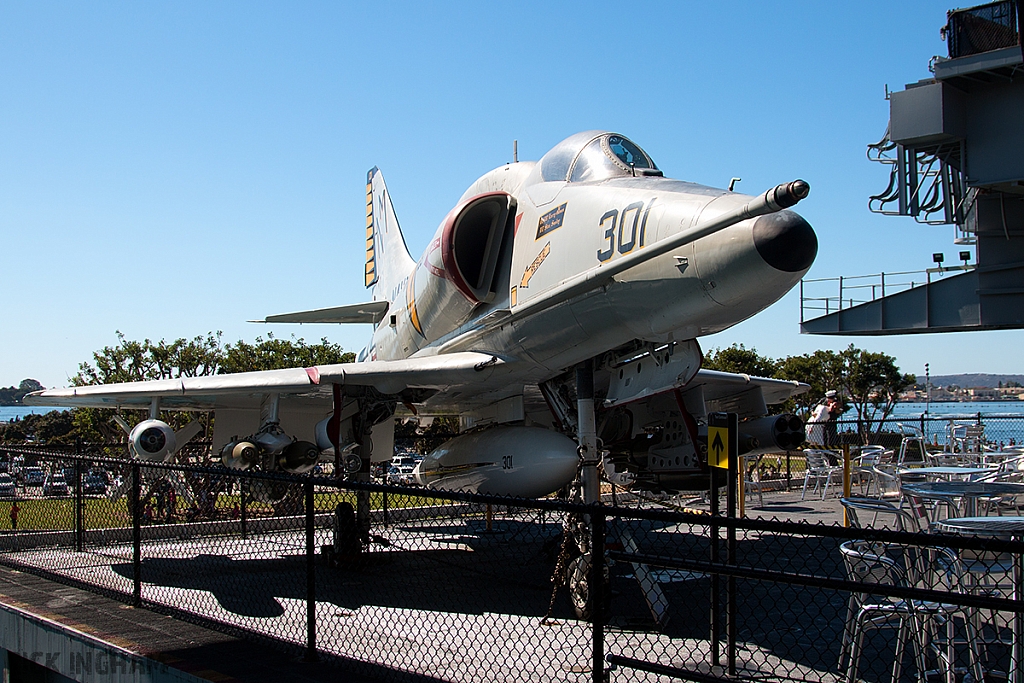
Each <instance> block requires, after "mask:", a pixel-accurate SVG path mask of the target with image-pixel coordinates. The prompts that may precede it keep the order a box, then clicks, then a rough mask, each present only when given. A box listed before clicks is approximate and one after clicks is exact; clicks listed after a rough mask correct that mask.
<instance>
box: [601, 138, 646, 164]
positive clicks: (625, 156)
mask: <svg viewBox="0 0 1024 683" xmlns="http://www.w3.org/2000/svg"><path fill="white" fill-rule="evenodd" d="M608 148H609V149H611V150H612V154H614V155H615V156H617V157H618V158H619V160H620V161H621V162H622V163H624V164H626V165H627V166H632V167H634V168H652V167H653V166H652V164H651V160H650V159H648V158H647V155H646V154H644V153H643V150H641V149H640V148H639V147H637V146H636V145H634V144H633V143H632V142H630V141H629V140H627V139H626V138H624V137H621V136H619V135H609V136H608Z"/></svg>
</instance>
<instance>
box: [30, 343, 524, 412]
mask: <svg viewBox="0 0 1024 683" xmlns="http://www.w3.org/2000/svg"><path fill="white" fill-rule="evenodd" d="M507 368H508V363H506V362H505V361H504V360H501V359H499V358H497V357H496V356H492V355H490V354H484V353H475V352H462V353H451V354H444V355H436V356H423V357H415V358H406V359H403V360H395V361H366V362H363V363H342V364H338V365H320V366H315V367H311V368H289V369H285V370H265V371H260V372H240V373H237V374H231V375H210V376H205V377H182V378H177V379H163V380H152V381H146V382H128V383H123V384H101V385H93V386H83V387H69V388H65V389H46V390H44V391H38V392H35V393H33V394H29V395H28V396H26V397H25V403H26V404H28V405H50V406H61V407H74V408H117V407H125V408H145V407H148V406H149V405H150V402H151V401H152V399H154V398H159V399H160V405H161V407H163V408H165V409H171V410H175V409H177V410H189V409H193V410H213V409H217V408H232V409H244V408H259V406H260V401H261V400H262V397H264V396H266V395H267V394H279V395H281V396H288V397H294V398H310V399H324V400H327V401H330V400H331V398H332V394H333V391H332V386H333V385H334V384H341V385H347V386H365V387H373V388H374V389H376V390H378V391H379V392H381V393H382V394H392V395H394V394H399V393H400V392H402V391H403V390H405V389H408V388H416V389H428V390H438V391H442V390H444V389H446V388H449V387H452V386H460V387H472V386H474V385H480V384H485V383H487V382H488V380H493V379H494V378H495V377H500V376H501V375H503V374H505V372H506V371H507Z"/></svg>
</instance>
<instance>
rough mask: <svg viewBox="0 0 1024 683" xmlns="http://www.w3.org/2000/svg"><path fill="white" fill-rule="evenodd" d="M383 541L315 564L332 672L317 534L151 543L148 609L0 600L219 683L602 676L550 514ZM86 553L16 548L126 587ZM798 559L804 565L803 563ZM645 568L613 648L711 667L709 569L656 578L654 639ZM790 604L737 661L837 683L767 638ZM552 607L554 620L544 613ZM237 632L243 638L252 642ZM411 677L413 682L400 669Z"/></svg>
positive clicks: (835, 512)
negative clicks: (308, 570) (558, 562)
mask: <svg viewBox="0 0 1024 683" xmlns="http://www.w3.org/2000/svg"><path fill="white" fill-rule="evenodd" d="M623 502H625V501H623ZM665 502H667V503H669V504H671V505H673V506H674V507H679V506H681V505H685V506H686V507H690V508H695V509H706V508H707V507H709V506H708V503H707V501H706V500H693V499H687V500H683V499H682V498H681V497H677V498H675V499H673V500H671V501H665ZM745 507H746V509H745V512H746V516H748V517H760V518H766V519H780V520H791V521H810V522H813V523H822V524H835V523H839V524H841V523H842V511H841V506H840V505H839V502H838V499H837V498H836V497H834V496H833V495H832V492H831V491H830V495H829V497H828V498H827V499H825V500H821V499H820V497H819V496H812V495H810V494H809V495H808V496H807V498H806V499H803V500H802V499H801V492H800V491H799V490H794V491H771V492H766V493H765V494H764V496H763V501H762V500H759V499H758V497H757V496H756V495H754V496H751V497H748V499H747V501H746V506H745ZM722 509H723V510H724V501H723V503H722ZM638 531H639V533H645V532H646V533H647V534H648V535H647V536H646V537H643V538H642V539H641V537H640V536H637V538H638V540H642V541H643V542H646V543H649V544H657V543H663V544H678V543H680V539H681V538H687V539H690V540H688V541H685V542H686V543H692V549H691V550H692V551H693V552H697V551H699V550H698V547H699V545H700V543H702V542H703V541H705V540H706V539H702V538H701V537H700V536H699V535H697V536H694V535H692V534H687V533H684V534H678V533H676V532H677V531H680V530H679V529H675V528H668V527H666V528H650V529H640V530H638ZM682 531H685V530H682ZM381 533H386V535H387V537H388V545H386V546H382V547H381V548H378V551H377V554H376V555H375V556H374V559H373V560H372V562H371V563H370V564H367V565H364V566H360V567H356V568H351V569H347V570H345V569H343V570H340V571H339V570H330V569H328V568H326V567H324V566H318V567H317V569H316V573H317V589H316V590H317V608H316V627H317V633H318V640H317V644H318V647H319V648H320V649H321V650H322V651H323V653H324V655H323V656H322V661H320V662H307V661H304V659H303V658H302V649H303V645H304V643H305V637H306V609H305V602H304V597H305V583H304V580H305V579H304V577H305V569H304V566H305V565H304V561H303V560H302V551H303V548H304V537H303V533H302V531H301V530H297V529H282V530H279V531H275V532H268V533H265V534H259V535H258V536H252V537H250V539H249V540H244V539H241V538H239V537H237V536H234V537H219V538H184V537H181V538H166V539H160V540H154V541H149V542H146V543H145V544H144V546H143V552H144V559H143V564H142V572H143V599H144V601H145V602H146V604H147V608H145V609H135V608H132V607H129V606H127V605H125V604H124V602H123V598H122V600H118V599H115V598H113V597H106V596H104V595H100V594H97V593H94V592H89V591H85V590H82V589H80V588H77V587H74V586H73V585H66V584H65V583H59V582H56V581H52V580H49V579H46V578H41V577H40V576H37V575H34V574H31V573H27V572H22V571H17V570H14V569H11V568H8V567H0V603H3V604H6V605H10V606H12V607H15V608H19V609H22V610H26V611H29V612H32V613H34V614H38V615H40V616H43V617H46V618H48V619H50V620H52V621H55V622H58V623H60V624H63V625H65V626H66V627H67V628H70V629H76V630H79V631H82V632H84V633H88V634H90V635H92V636H94V637H96V638H100V639H103V640H105V641H107V642H110V643H113V644H115V645H117V646H119V647H122V648H124V649H126V650H129V651H131V652H134V653H137V654H140V655H143V656H145V657H149V658H151V659H153V660H155V661H159V662H162V663H165V664H167V665H169V666H172V667H176V668H179V669H181V670H183V671H187V672H189V673H191V674H192V675H194V676H197V677H199V678H202V679H206V680H210V681H264V680H268V679H270V678H273V679H275V680H279V681H282V682H284V683H291V682H293V681H295V682H299V681H303V682H308V681H327V680H332V681H333V680H337V678H338V677H339V672H340V671H341V670H340V669H339V668H337V666H335V665H336V664H338V663H348V664H349V665H351V664H352V663H353V662H356V663H357V666H356V667H355V668H351V666H346V668H345V670H344V680H346V681H354V682H355V683H372V682H373V681H379V680H385V679H387V680H395V678H396V677H400V678H402V679H411V680H420V681H443V680H466V681H481V682H484V681H493V680H529V681H547V680H552V679H553V678H557V679H558V680H564V681H570V682H573V681H580V682H581V683H582V682H583V681H587V680H591V679H592V674H591V673H590V668H589V657H590V653H591V651H592V645H591V644H590V634H591V627H590V625H589V624H587V623H586V622H584V621H581V620H578V619H576V618H575V615H574V614H573V613H572V609H571V606H570V603H569V602H568V599H567V597H566V596H565V594H564V589H563V591H562V595H561V596H558V600H557V601H555V602H552V601H551V599H550V598H551V583H550V581H549V578H550V576H549V575H550V572H551V567H552V566H554V559H555V555H556V554H557V551H558V539H559V537H560V534H561V525H560V523H559V522H558V521H557V520H555V519H545V518H544V517H543V516H541V517H537V516H536V513H535V512H534V513H532V514H531V513H528V512H519V513H514V514H513V513H510V514H507V515H506V516H505V517H503V518H502V519H499V520H496V522H495V525H494V528H493V529H491V528H488V529H487V530H486V531H485V530H484V528H483V522H482V520H481V519H475V518H472V517H469V516H464V517H462V518H459V517H453V518H452V519H451V520H450V521H440V520H436V519H435V520H420V521H409V522H407V523H405V524H401V523H398V524H392V525H391V526H389V527H388V528H387V530H386V531H382V532H381ZM765 538H766V539H767V537H765ZM329 542H330V531H329V529H325V528H321V529H318V530H317V538H316V544H317V546H320V545H323V544H326V543H329ZM764 542H767V541H764ZM671 547H672V550H673V552H677V553H679V552H682V553H685V552H687V550H686V549H685V548H683V547H681V546H679V545H672V546H671ZM89 550H90V552H86V553H70V552H69V551H67V550H56V549H53V548H43V547H40V548H36V549H31V550H23V551H21V552H20V553H19V561H20V562H25V563H26V564H29V565H32V566H33V567H35V568H36V569H38V570H41V571H47V572H53V573H56V574H59V575H60V576H62V577H64V579H65V580H66V581H68V582H71V583H74V582H81V583H86V584H89V585H94V586H98V587H100V588H101V589H104V590H107V591H112V592H117V593H121V594H122V595H124V594H130V591H131V546H130V545H125V544H124V543H121V544H114V545H109V546H100V547H96V546H93V547H92V548H90V549H89ZM787 554H790V555H793V557H794V558H795V559H796V560H797V561H803V556H804V555H806V553H799V552H795V553H787ZM782 561H788V560H786V558H783V560H782ZM832 570H834V568H832ZM635 571H639V568H637V567H633V566H631V565H620V566H619V567H618V568H617V569H615V570H614V573H613V577H612V578H613V585H614V586H616V587H617V588H614V589H613V590H615V591H616V594H617V595H618V597H616V606H617V607H618V606H623V605H625V606H626V608H624V609H620V610H618V613H617V616H616V618H615V619H614V620H613V621H612V623H610V624H609V629H608V631H607V634H606V644H607V647H608V648H609V650H610V651H616V652H619V653H624V654H626V655H630V654H632V655H633V656H636V657H638V658H645V657H646V658H649V657H650V655H651V653H655V652H656V653H658V655H657V656H658V661H663V662H671V661H676V662H685V661H700V660H702V659H704V660H706V659H707V653H706V652H703V651H704V650H706V648H707V641H706V635H704V634H705V631H704V627H703V626H698V625H697V624H698V623H700V622H701V621H702V620H703V618H704V616H705V615H706V612H707V607H705V606H700V605H697V604H696V603H695V602H694V598H693V596H695V595H701V594H702V592H703V590H704V589H697V584H695V583H693V582H694V581H702V580H703V578H704V577H702V576H701V575H693V574H687V573H685V572H674V573H672V572H662V574H664V576H659V577H658V578H657V581H659V582H663V583H662V586H663V591H664V594H665V596H666V599H667V600H668V601H670V602H671V604H672V605H673V609H674V610H676V612H677V614H679V615H680V617H674V618H673V621H672V622H671V623H670V624H669V625H668V626H667V627H665V628H660V629H658V628H650V622H651V616H650V612H649V610H648V609H647V607H646V606H645V596H644V595H643V593H642V592H641V590H640V588H639V587H638V583H637V581H636V577H635V576H634V572H635ZM695 590H696V591H697V592H694V591H695ZM648 597H649V596H648ZM784 598H785V596H783V595H782V594H780V596H779V599H778V600H777V601H776V600H774V598H773V600H768V601H761V602H759V603H757V604H752V606H751V609H752V610H755V611H757V612H758V614H760V613H761V610H768V611H767V612H765V613H764V616H763V617H761V616H759V617H757V618H756V619H754V620H753V622H756V624H764V625H765V627H766V628H767V629H768V630H767V631H765V632H764V633H761V632H760V630H759V629H760V627H759V626H757V625H756V624H755V626H754V628H755V629H756V630H758V632H756V633H755V632H751V633H750V634H741V635H743V636H744V640H745V641H746V643H747V649H746V650H744V651H743V652H742V653H741V660H742V661H741V667H745V668H746V669H748V671H749V672H750V673H751V674H752V675H758V673H757V672H760V674H759V675H761V676H763V675H765V674H770V673H777V672H779V671H786V672H787V675H788V676H789V677H792V678H796V679H805V680H830V679H831V678H832V674H831V673H830V671H829V669H830V668H832V667H833V666H834V663H835V661H836V660H835V658H834V653H832V652H827V653H826V652H823V653H822V656H821V657H820V659H814V658H808V657H806V656H805V655H803V654H801V653H803V652H804V651H806V650H807V648H808V647H809V644H807V643H802V642H800V641H799V639H797V640H794V641H793V642H792V643H786V644H785V646H784V647H783V646H782V645H780V644H779V642H776V639H775V635H774V634H772V633H771V631H772V629H773V628H774V624H775V623H777V622H778V621H779V619H780V618H781V617H779V616H778V615H776V614H775V613H774V612H772V611H771V610H775V609H779V610H782V609H784V607H785V600H784ZM698 602H699V600H698ZM776 602H777V603H778V605H777V606H776V604H775V603H776ZM833 608H834V609H833ZM829 609H830V610H831V611H830V612H829V613H830V614H831V612H836V614H840V613H841V611H842V609H845V603H844V602H843V601H842V600H839V602H837V603H836V605H834V606H832V607H830V608H829ZM687 610H692V616H691V613H690V612H689V611H687ZM185 613H193V614H197V615H201V617H202V619H209V620H214V621H216V622H218V624H219V625H220V627H219V628H218V630H213V629H210V628H207V627H205V626H204V625H203V624H202V623H192V622H190V621H188V620H186V619H183V618H181V616H182V615H183V614H185ZM168 614H175V615H176V616H174V617H172V616H168ZM545 614H548V615H549V616H550V617H551V618H550V619H545V618H544V616H545ZM808 618H810V617H808ZM839 619H840V622H839V624H840V627H841V617H840V618H839ZM206 623H209V622H206ZM809 626H811V625H809ZM225 628H226V629H227V631H228V632H227V633H226V632H224V629H225ZM830 628H831V627H830ZM232 629H240V630H241V629H244V630H245V631H246V632H247V633H248V635H247V638H248V639H243V638H242V637H240V636H239V635H237V634H233V633H232ZM808 632H810V630H809V629H808ZM833 635H835V634H833ZM253 638H255V640H254V639H253ZM260 638H263V639H265V640H264V641H263V642H261V641H260ZM268 644H270V645H271V647H268V646H267V645H268ZM410 671H412V672H418V673H417V674H414V675H411V676H409V675H405V674H404V673H403V674H400V673H399V672H410ZM634 680H644V677H643V676H640V677H639V678H635V679H634ZM652 680H654V679H653V678H652Z"/></svg>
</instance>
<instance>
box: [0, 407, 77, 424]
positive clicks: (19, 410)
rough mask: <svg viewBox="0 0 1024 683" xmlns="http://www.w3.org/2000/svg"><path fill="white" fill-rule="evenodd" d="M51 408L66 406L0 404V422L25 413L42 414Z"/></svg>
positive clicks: (21, 416)
mask: <svg viewBox="0 0 1024 683" xmlns="http://www.w3.org/2000/svg"><path fill="white" fill-rule="evenodd" d="M51 410H67V408H52V407H50V406H31V407H30V406H0V422H10V421H11V420H14V419H18V420H20V419H21V418H23V417H25V416H26V415H42V414H43V413H48V412H50V411H51Z"/></svg>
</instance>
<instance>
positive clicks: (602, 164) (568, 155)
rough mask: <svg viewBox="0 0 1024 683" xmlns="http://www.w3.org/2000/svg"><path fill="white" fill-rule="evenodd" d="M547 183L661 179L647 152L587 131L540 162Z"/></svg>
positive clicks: (627, 141) (612, 136) (617, 138)
mask: <svg viewBox="0 0 1024 683" xmlns="http://www.w3.org/2000/svg"><path fill="white" fill-rule="evenodd" d="M540 166H541V176H542V177H543V178H544V180H545V181H548V182H552V181H569V182H570V183H581V182H594V181H599V180H606V179H608V178H616V177H624V176H626V177H628V176H661V171H659V170H658V167H657V166H656V165H655V163H654V160H653V159H651V157H649V156H648V155H647V152H645V151H643V150H642V149H640V146H639V145H637V144H636V143H635V142H633V141H632V140H630V139H628V138H625V137H623V136H621V135H618V134H616V133H604V132H600V131H588V132H585V133H577V134H576V135H573V136H571V137H569V138H566V139H565V140H563V141H562V142H560V143H558V145H556V146H555V147H554V148H553V149H552V150H551V151H550V152H548V153H547V154H545V155H544V158H543V159H541V162H540Z"/></svg>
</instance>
